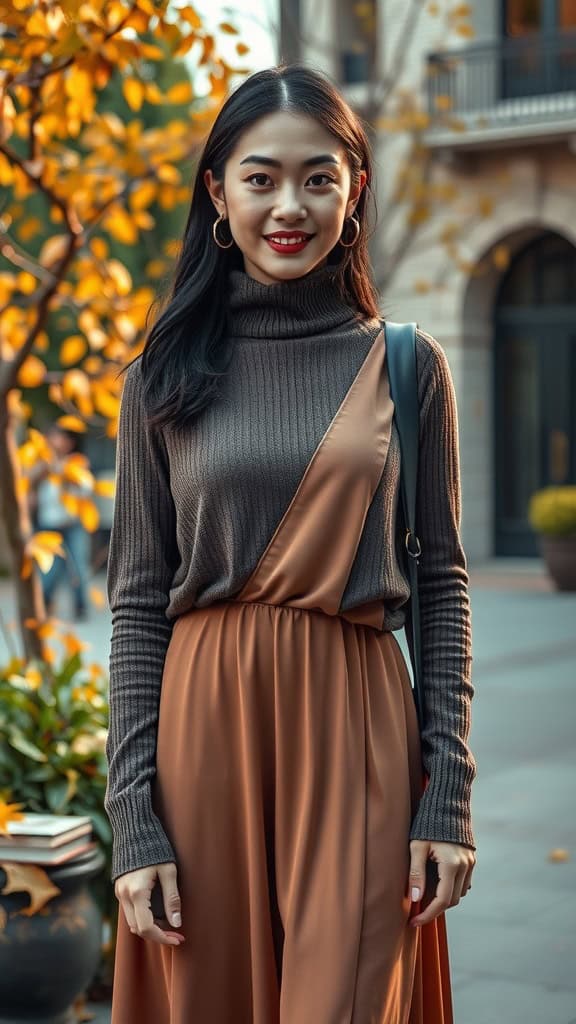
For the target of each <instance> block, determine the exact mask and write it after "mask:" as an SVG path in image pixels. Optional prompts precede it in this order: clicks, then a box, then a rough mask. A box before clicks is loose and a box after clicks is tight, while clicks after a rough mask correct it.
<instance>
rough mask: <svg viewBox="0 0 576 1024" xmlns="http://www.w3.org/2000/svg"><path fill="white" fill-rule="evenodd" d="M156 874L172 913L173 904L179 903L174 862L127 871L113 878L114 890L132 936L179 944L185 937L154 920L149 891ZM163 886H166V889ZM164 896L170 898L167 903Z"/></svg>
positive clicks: (165, 903)
mask: <svg viewBox="0 0 576 1024" xmlns="http://www.w3.org/2000/svg"><path fill="white" fill-rule="evenodd" d="M168 869H171V870H168ZM157 877H158V878H159V880H160V885H161V886H162V889H163V893H164V905H165V906H166V907H167V912H169V913H170V914H171V915H172V914H174V913H175V911H174V910H173V909H171V908H173V907H175V906H176V905H178V907H179V906H180V897H179V895H178V890H177V887H176V865H175V864H170V865H166V864H161V865H156V866H152V867H148V868H139V869H137V870H136V871H129V872H127V873H126V874H125V875H121V876H120V878H118V879H117V880H116V883H115V886H114V892H115V894H116V897H117V898H118V900H119V901H120V904H121V906H122V910H123V912H124V916H125V917H126V922H127V924H128V927H129V928H130V931H131V932H132V933H133V934H134V935H138V936H139V937H140V938H142V939H148V940H149V941H151V942H158V943H160V944H161V945H165V946H179V945H180V944H181V943H182V942H184V941H185V936H184V935H182V934H181V933H179V932H174V931H167V930H165V929H163V928H161V927H160V926H159V925H158V924H156V922H155V920H154V915H153V913H152V891H153V889H154V885H155V884H156V881H157ZM164 886H166V892H165V891H164ZM167 896H168V897H169V906H168V903H167ZM178 912H179V911H178Z"/></svg>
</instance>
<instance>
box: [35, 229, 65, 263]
mask: <svg viewBox="0 0 576 1024" xmlns="http://www.w3.org/2000/svg"><path fill="white" fill-rule="evenodd" d="M67 246H68V236H67V235H53V236H52V238H49V239H47V241H46V242H44V245H43V246H42V248H41V250H40V255H39V257H38V260H39V262H40V263H41V264H42V266H44V267H50V266H52V264H53V263H56V262H58V260H61V259H62V257H63V256H64V253H65V252H66V249H67Z"/></svg>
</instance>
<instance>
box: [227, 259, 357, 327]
mask: <svg viewBox="0 0 576 1024" xmlns="http://www.w3.org/2000/svg"><path fill="white" fill-rule="evenodd" d="M228 286H229V291H228V329H229V331H230V334H231V335H232V336H233V337H234V338H265V339H270V340H271V339H274V338H305V337H310V336H311V335H314V334H325V333H327V332H328V331H331V330H334V328H337V327H341V326H342V325H343V324H345V323H353V322H354V321H358V320H360V319H362V314H361V313H360V312H359V311H358V310H357V309H354V308H353V307H352V306H351V305H350V304H349V303H348V302H347V301H346V299H345V298H343V296H342V294H341V292H340V289H339V287H338V283H337V280H336V275H335V272H334V268H333V267H331V266H328V265H326V266H323V267H319V268H318V269H317V270H313V271H312V272H311V273H310V274H307V275H306V276H305V277H298V278H296V279H295V280H292V281H278V282H276V283H275V284H262V283H261V282H260V281H256V280H255V278H253V277H250V275H249V274H247V273H246V272H245V271H244V270H239V269H233V270H231V271H230V275H229V279H228Z"/></svg>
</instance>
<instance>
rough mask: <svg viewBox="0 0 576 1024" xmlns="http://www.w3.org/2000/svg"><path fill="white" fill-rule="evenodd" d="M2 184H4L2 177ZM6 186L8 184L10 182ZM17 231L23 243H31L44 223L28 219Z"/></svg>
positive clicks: (0, 182)
mask: <svg viewBox="0 0 576 1024" xmlns="http://www.w3.org/2000/svg"><path fill="white" fill-rule="evenodd" d="M0 155H1V154H0ZM0 184H3V182H2V180H1V177H0ZM5 184H8V182H6V183H5ZM16 230H17V232H18V237H19V238H21V239H22V241H23V242H29V241H30V239H31V238H34V236H35V235H37V234H38V232H39V231H41V230H42V221H41V220H40V219H39V218H38V217H28V219H27V220H25V221H23V223H22V224H19V225H18V227H17V229H16Z"/></svg>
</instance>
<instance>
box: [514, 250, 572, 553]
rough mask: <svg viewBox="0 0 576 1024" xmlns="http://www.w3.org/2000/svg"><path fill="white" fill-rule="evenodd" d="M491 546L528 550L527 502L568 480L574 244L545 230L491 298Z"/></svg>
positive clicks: (531, 541) (532, 548) (532, 540)
mask: <svg viewBox="0 0 576 1024" xmlns="http://www.w3.org/2000/svg"><path fill="white" fill-rule="evenodd" d="M494 338H495V350H494V368H495V380H494V428H495V429H494V439H495V451H494V455H495V458H494V466H495V478H496V479H495V483H496V487H495V553H496V554H497V555H535V554H537V553H538V545H537V539H536V537H535V535H534V533H533V531H532V530H531V529H530V525H529V523H528V517H527V506H528V500H529V498H530V495H531V494H532V493H533V491H535V490H537V489H538V488H540V487H545V486H547V485H550V484H563V483H569V482H572V481H574V480H576V248H575V247H574V246H573V245H572V244H571V243H570V242H568V241H567V240H566V239H565V238H562V237H561V236H560V235H557V234H555V233H552V232H547V233H546V234H543V235H540V236H539V237H538V238H536V239H534V240H533V241H531V242H530V243H529V244H528V245H527V246H526V247H525V248H523V249H522V250H521V251H520V252H519V253H517V254H516V256H515V257H514V260H513V261H512V263H511V265H510V267H509V269H508V271H507V273H506V274H505V276H504V277H503V279H502V282H501V285H500V288H499V290H498V293H497V296H496V305H495V332H494Z"/></svg>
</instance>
